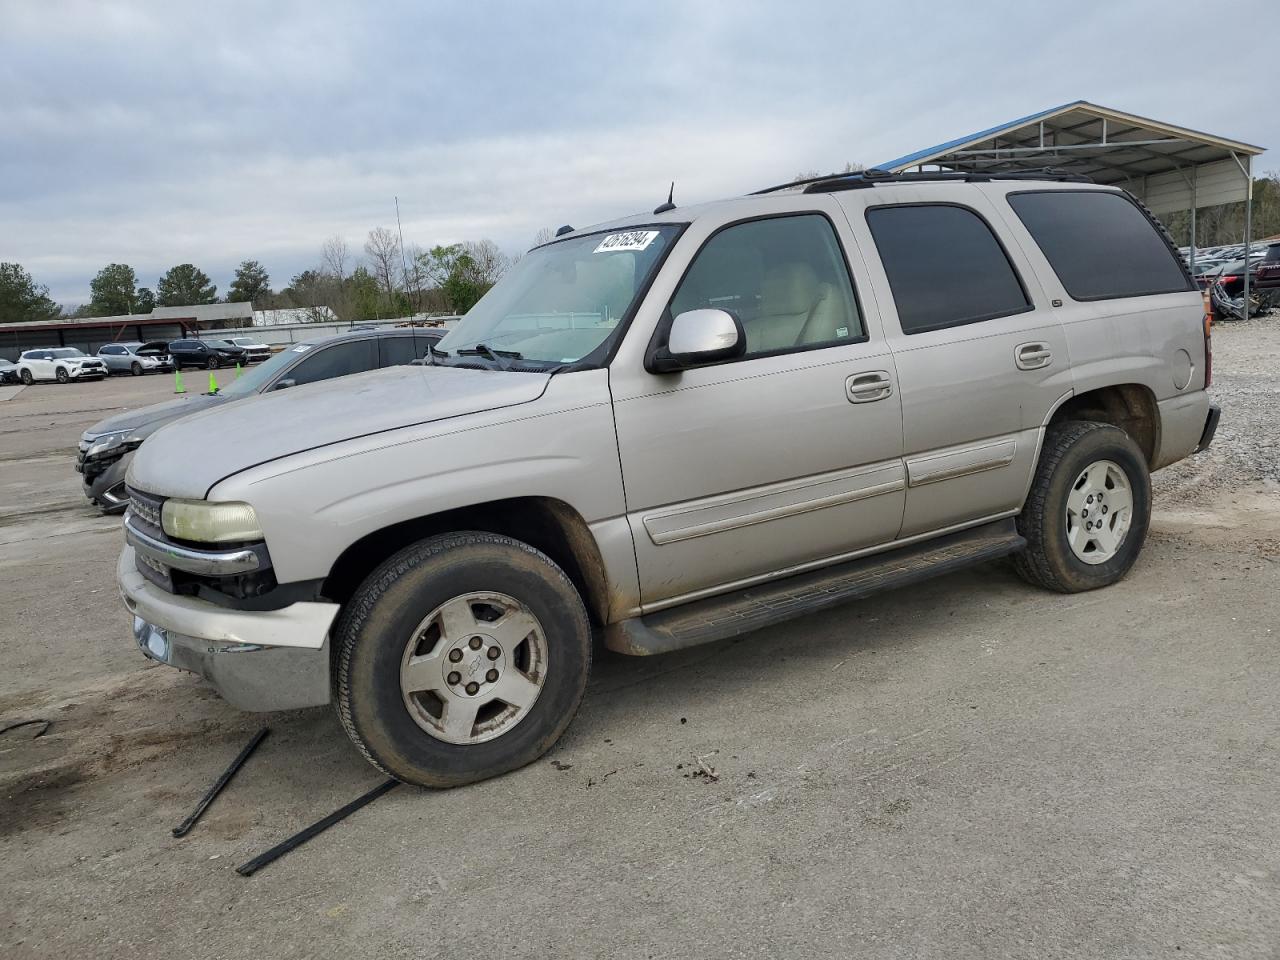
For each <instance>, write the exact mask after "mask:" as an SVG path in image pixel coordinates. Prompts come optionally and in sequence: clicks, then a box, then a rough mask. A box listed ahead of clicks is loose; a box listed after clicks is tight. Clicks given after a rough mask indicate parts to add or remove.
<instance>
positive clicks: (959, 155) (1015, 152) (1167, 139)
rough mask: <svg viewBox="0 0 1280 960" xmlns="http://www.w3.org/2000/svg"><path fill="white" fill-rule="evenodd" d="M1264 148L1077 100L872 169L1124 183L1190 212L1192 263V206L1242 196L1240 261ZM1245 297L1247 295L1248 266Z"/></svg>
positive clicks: (1164, 205) (1159, 205)
mask: <svg viewBox="0 0 1280 960" xmlns="http://www.w3.org/2000/svg"><path fill="white" fill-rule="evenodd" d="M1264 149H1265V148H1263V147H1258V146H1254V145H1253V144H1249V143H1242V142H1241V141H1239V140H1229V139H1226V138H1224V137H1218V136H1214V135H1212V134H1208V133H1200V132H1199V131H1196V130H1189V129H1187V128H1186V127H1179V126H1176V125H1174V124H1170V123H1164V122H1163V121H1159V120H1149V119H1147V118H1146V117H1139V116H1136V115H1135V114H1132V113H1124V112H1123V111H1120V110H1113V109H1111V108H1110V107H1101V106H1098V105H1097V104H1096V103H1090V102H1088V101H1087V100H1076V101H1074V102H1072V103H1065V104H1063V105H1062V106H1060V107H1053V108H1051V109H1049V110H1042V111H1040V112H1039V113H1033V114H1031V115H1030V116H1026V117H1022V118H1020V119H1018V120H1011V121H1009V122H1008V123H1002V124H1001V125H1000V126H998V127H991V128H990V129H987V130H980V131H978V132H977V133H974V134H970V135H969V136H967V137H960V138H958V139H956V140H950V141H948V142H947V143H940V144H938V145H937V146H934V147H928V148H926V149H924V150H918V151H916V152H915V153H909V154H907V155H906V156H904V157H898V158H896V159H894V160H889V161H887V162H885V163H881V164H877V165H876V166H877V168H878V169H881V170H886V171H888V172H890V173H901V172H903V171H906V170H924V169H925V168H936V169H940V170H954V171H958V172H973V173H980V172H982V171H987V170H1011V169H1013V170H1016V169H1027V170H1032V169H1040V168H1044V167H1053V168H1056V169H1060V170H1064V171H1068V172H1071V173H1080V174H1084V175H1085V176H1088V177H1090V178H1091V179H1093V180H1094V182H1096V183H1104V184H1114V185H1116V186H1121V187H1124V188H1125V189H1126V190H1128V191H1129V192H1130V193H1132V194H1133V195H1134V196H1136V197H1138V199H1140V200H1141V201H1142V202H1143V203H1145V204H1146V205H1147V207H1148V208H1149V209H1150V210H1151V211H1152V213H1155V214H1161V213H1171V212H1173V211H1177V210H1189V211H1190V214H1191V267H1192V270H1193V271H1194V269H1195V259H1196V246H1195V244H1196V210H1197V208H1199V207H1211V206H1216V205H1217V204H1222V203H1234V202H1237V201H1245V227H1244V235H1245V259H1246V261H1247V260H1248V257H1249V245H1250V242H1251V240H1252V236H1251V234H1252V226H1253V224H1252V207H1253V170H1252V167H1253V164H1252V161H1253V158H1254V157H1255V156H1257V155H1258V154H1260V153H1262V152H1263V150H1264ZM1244 295H1245V298H1246V300H1247V298H1248V296H1249V271H1248V270H1246V271H1245V288H1244Z"/></svg>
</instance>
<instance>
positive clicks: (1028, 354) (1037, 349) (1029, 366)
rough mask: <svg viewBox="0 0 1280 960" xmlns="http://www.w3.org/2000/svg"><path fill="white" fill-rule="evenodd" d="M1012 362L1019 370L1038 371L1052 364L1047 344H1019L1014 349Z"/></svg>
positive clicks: (1051, 356)
mask: <svg viewBox="0 0 1280 960" xmlns="http://www.w3.org/2000/svg"><path fill="white" fill-rule="evenodd" d="M1013 362H1014V363H1015V364H1017V366H1018V369H1019V370H1039V369H1040V368H1041V367H1047V366H1048V365H1049V364H1051V363H1053V351H1052V350H1050V349H1049V345H1048V344H1047V343H1020V344H1018V346H1017V347H1015V348H1014V358H1013Z"/></svg>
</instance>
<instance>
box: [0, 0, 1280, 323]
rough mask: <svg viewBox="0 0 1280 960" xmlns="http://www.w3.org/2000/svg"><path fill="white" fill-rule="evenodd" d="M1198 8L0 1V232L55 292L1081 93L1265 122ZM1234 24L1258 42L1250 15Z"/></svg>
mask: <svg viewBox="0 0 1280 960" xmlns="http://www.w3.org/2000/svg"><path fill="white" fill-rule="evenodd" d="M1268 7H1269V3H1268V0H1243V2H1242V4H1241V9H1238V10H1236V11H1235V13H1233V16H1237V15H1238V16H1239V17H1240V18H1241V19H1242V21H1243V20H1247V19H1248V18H1249V17H1250V16H1251V15H1254V14H1256V15H1259V16H1260V15H1262V14H1263V13H1264V12H1266V9H1267V8H1268ZM1202 12H1203V9H1202V6H1201V4H1199V3H1192V2H1191V0H1177V2H1159V0H1150V2H1129V3H1122V2H1105V0H1089V2H1081V3H1078V4H1077V5H1075V6H1074V7H1073V8H1072V9H1071V11H1070V13H1069V15H1067V14H1065V13H1064V12H1063V11H1062V10H1060V9H1059V10H1051V9H1049V8H1046V7H1043V6H1041V5H1038V4H1018V5H1010V4H1004V3H990V4H988V5H986V7H985V8H983V7H978V8H975V6H974V5H972V4H967V5H960V4H955V3H938V4H915V5H912V6H910V7H902V6H890V5H876V6H872V7H865V6H864V5H859V4H847V3H843V2H837V0H824V2H819V0H813V2H799V0H793V2H791V3H786V4H781V3H779V4H767V3H763V2H750V0H744V2H739V3H724V2H715V3H710V2H708V3H699V4H681V3H675V2H668V3H651V4H645V5H643V6H635V5H606V6H601V5H599V4H594V3H586V2H574V3H560V4H555V5H545V4H544V5H538V6H536V7H535V6H524V5H519V6H515V5H512V6H508V7H494V6H491V5H487V4H469V3H434V4H429V5H428V4H419V3H414V2H410V0H403V2H398V3H389V4H382V5H371V4H370V5H366V4H349V3H336V2H329V3H322V2H315V3H302V2H289V3H284V4H271V5H261V4H255V3H249V2H244V0H237V2H230V3H200V4H194V3H177V2H163V3H162V2H98V0H94V2H69V0H43V2H40V3H34V2H28V0H0V24H3V32H0V89H3V90H5V91H6V96H5V97H4V98H0V130H4V131H5V132H6V133H5V136H6V142H5V143H4V144H3V145H0V146H2V147H3V149H0V259H2V260H17V261H19V262H21V263H23V264H24V265H25V266H27V268H28V269H30V270H31V271H32V272H33V273H34V274H35V276H36V277H37V279H39V280H40V281H41V282H44V283H48V284H49V285H50V287H51V288H52V292H53V294H54V296H55V298H57V299H59V300H62V301H70V302H79V301H83V300H84V299H86V298H87V295H88V282H89V279H90V278H91V277H92V275H93V274H94V273H95V272H96V271H97V269H99V268H100V267H101V266H102V265H104V264H106V263H108V262H111V261H123V262H127V263H130V264H132V265H133V266H134V267H135V268H136V269H137V270H138V273H139V276H140V279H141V280H142V282H143V283H145V284H148V285H150V284H154V282H155V280H156V278H157V277H158V276H159V274H160V273H161V272H162V271H163V270H165V269H167V268H168V267H169V266H171V265H173V264H175V263H179V262H183V261H188V260H189V261H191V262H194V263H196V264H198V265H200V266H201V267H203V268H204V269H205V270H206V271H207V272H209V273H210V274H211V276H213V278H214V279H215V281H216V282H217V283H218V285H219V288H220V289H221V290H225V289H226V286H227V284H228V283H229V281H230V274H231V270H232V269H233V268H234V266H235V264H236V263H237V262H238V261H239V260H241V259H245V258H254V259H258V260H261V261H263V263H264V264H266V266H267V267H268V269H269V270H270V272H271V274H272V278H273V281H274V282H275V284H276V285H277V286H280V285H283V284H284V283H286V282H287V281H288V278H289V276H290V275H291V274H293V273H295V272H297V271H298V270H300V269H303V268H304V267H306V266H309V265H311V264H313V263H314V262H315V261H316V260H317V259H318V253H319V246H320V243H321V242H322V241H323V239H324V238H325V237H327V236H329V235H331V234H334V233H337V234H341V235H343V236H345V237H346V238H347V239H348V241H349V242H350V244H351V246H352V248H353V249H359V248H360V246H361V244H362V243H363V238H364V234H365V233H366V232H367V230H368V229H369V228H371V227H373V226H377V225H388V226H390V225H392V224H393V221H394V207H393V199H392V198H393V197H394V196H397V195H398V196H399V198H400V205H401V213H402V216H403V218H404V229H405V238H406V240H407V241H409V242H416V243H419V244H421V245H423V246H429V245H432V244H435V243H440V242H449V241H452V240H458V239H471V238H477V237H481V236H488V237H491V238H492V239H494V240H496V241H497V242H499V243H500V244H501V245H503V246H505V247H506V248H508V249H512V250H514V249H518V248H522V247H524V246H525V245H527V244H528V243H529V242H530V241H531V239H532V237H533V235H534V233H535V232H536V231H537V230H538V228H540V227H543V226H551V227H555V226H558V225H560V224H562V223H566V222H568V223H573V224H576V225H581V224H584V223H588V222H592V221H598V220H602V219H606V218H610V217H613V216H618V215H623V214H626V213H630V212H634V211H636V210H643V209H648V208H651V207H652V206H653V205H655V204H656V203H658V202H659V201H660V200H661V199H663V198H664V197H665V190H666V185H667V183H668V181H670V180H672V179H674V180H675V181H676V182H677V185H676V200H677V202H678V203H683V204H688V203H692V202H696V201H699V200H706V199H711V198H713V197H717V196H723V195H727V194H733V193H737V192H741V191H745V190H748V189H752V188H755V187H759V186H763V185H765V184H767V183H770V182H775V181H778V180H784V179H787V178H789V177H790V176H792V175H794V174H795V173H797V172H799V171H801V170H809V169H836V168H839V167H840V166H842V165H843V164H844V163H845V162H846V161H857V162H862V163H874V162H877V161H881V160H885V159H887V158H889V157H892V156H896V155H898V154H900V153H905V152H907V151H909V150H912V149H915V148H918V147H921V146H925V145H928V144H930V143H935V142H939V141H942V140H945V139H949V138H951V137H953V136H957V135H960V134H963V133H966V132H968V131H970V130H975V129H979V128H982V127H986V126H989V125H991V124H994V123H997V122H1000V121H1001V120H1004V119H1007V118H1009V117H1014V116H1019V115H1022V114H1024V113H1029V112H1032V111H1034V110H1038V109H1042V108H1044V107H1047V106H1051V105H1054V104H1057V103H1061V102H1065V101H1068V100H1072V99H1076V98H1077V97H1086V98H1089V99H1095V100H1097V101H1098V102H1101V103H1105V104H1108V105H1112V106H1116V107H1118V108H1120V109H1127V110H1130V111H1133V112H1136V113H1141V114H1146V115H1149V116H1158V117H1161V118H1165V119H1169V120H1171V121H1174V122H1180V123H1183V124H1185V125H1187V126H1192V127H1198V128H1201V129H1208V130H1210V131H1212V132H1219V133H1222V134H1224V135H1227V136H1234V137H1237V138H1240V139H1245V140H1251V141H1254V142H1262V143H1268V142H1271V143H1274V142H1276V141H1277V139H1280V114H1277V113H1276V112H1275V111H1270V112H1268V111H1261V110H1259V109H1257V107H1256V105H1254V104H1253V103H1252V102H1251V98H1249V97H1246V96H1240V97H1227V96H1223V95H1222V94H1220V93H1211V92H1210V91H1208V90H1206V89H1204V87H1203V84H1202V77H1201V76H1200V75H1199V73H1198V72H1197V71H1196V70H1193V69H1189V68H1188V66H1187V64H1188V63H1190V61H1189V60H1188V56H1189V53H1188V51H1189V50H1190V49H1191V48H1190V47H1189V46H1187V45H1186V40H1187V37H1186V29H1187V28H1186V24H1187V23H1188V22H1191V18H1193V17H1197V16H1201V15H1202ZM1239 46H1240V49H1238V50H1236V51H1235V54H1237V55H1238V56H1233V61H1234V60H1239V61H1240V62H1246V63H1247V62H1255V63H1264V62H1267V60H1266V55H1268V51H1265V50H1264V49H1263V36H1262V34H1261V33H1260V32H1259V33H1254V34H1245V35H1243V36H1242V37H1240V38H1239ZM1265 166H1266V164H1265V162H1264V163H1263V164H1261V165H1260V168H1265Z"/></svg>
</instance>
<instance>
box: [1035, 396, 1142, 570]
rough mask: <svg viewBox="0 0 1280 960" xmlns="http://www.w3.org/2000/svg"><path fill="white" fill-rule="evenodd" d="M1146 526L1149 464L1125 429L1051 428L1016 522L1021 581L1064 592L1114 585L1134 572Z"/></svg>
mask: <svg viewBox="0 0 1280 960" xmlns="http://www.w3.org/2000/svg"><path fill="white" fill-rule="evenodd" d="M1150 520H1151V475H1150V473H1149V472H1148V471H1147V462H1146V460H1145V459H1144V457H1143V455H1142V451H1141V450H1139V449H1138V445H1137V444H1136V443H1134V442H1133V438H1132V437H1130V436H1129V435H1128V434H1127V433H1125V432H1124V431H1123V430H1121V429H1119V428H1118V427H1113V426H1111V425H1110V424H1106V423H1093V422H1088V421H1068V422H1067V423H1065V424H1062V425H1061V426H1057V427H1053V428H1051V429H1050V431H1049V433H1048V435H1047V436H1046V437H1045V441H1044V447H1043V449H1042V450H1041V451H1040V462H1039V464H1038V465H1037V467H1036V476H1035V480H1034V482H1033V483H1032V485H1031V493H1030V494H1029V495H1028V497H1027V502H1026V504H1025V506H1024V507H1023V508H1022V513H1021V514H1019V516H1018V532H1019V533H1020V534H1022V536H1023V537H1025V538H1026V540H1027V549H1026V551H1024V552H1023V553H1021V554H1019V555H1018V557H1017V558H1016V559H1015V561H1014V562H1015V566H1016V567H1017V570H1018V573H1019V574H1020V575H1021V576H1022V578H1023V579H1024V580H1026V581H1028V582H1029V583H1033V584H1036V585H1037V586H1041V587H1046V588H1048V589H1050V590H1058V591H1060V592H1062V593H1078V592H1080V591H1082V590H1094V589H1096V588H1098V587H1105V586H1108V585H1110V584H1112V583H1115V582H1116V581H1117V580H1119V579H1120V578H1121V577H1123V576H1124V575H1125V574H1126V573H1128V572H1129V569H1130V568H1131V567H1132V566H1133V564H1134V562H1135V561H1136V560H1137V559H1138V554H1139V553H1140V552H1141V551H1142V544H1143V542H1144V541H1145V540H1146V536H1147V525H1148V523H1149V522H1150Z"/></svg>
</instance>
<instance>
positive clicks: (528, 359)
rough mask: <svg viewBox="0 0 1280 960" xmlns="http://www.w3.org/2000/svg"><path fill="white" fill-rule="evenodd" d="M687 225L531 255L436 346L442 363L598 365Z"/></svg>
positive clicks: (591, 238) (564, 243) (580, 240)
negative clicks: (666, 252)
mask: <svg viewBox="0 0 1280 960" xmlns="http://www.w3.org/2000/svg"><path fill="white" fill-rule="evenodd" d="M681 226H682V225H681V224H663V225H661V226H654V227H642V228H637V229H634V230H625V231H616V232H613V233H595V234H589V235H587V236H583V237H573V238H571V239H569V240H561V241H559V242H558V243H549V244H547V245H546V246H544V247H538V248H537V249H535V250H531V251H530V252H529V253H528V254H527V255H526V256H525V257H524V258H523V259H522V260H520V262H519V263H517V264H516V265H515V266H514V267H512V268H511V269H510V270H509V271H507V273H506V275H504V276H503V278H502V279H501V280H500V281H498V284H497V286H495V287H494V288H493V289H492V290H490V291H489V292H488V293H486V294H485V295H484V296H483V297H482V298H481V299H480V302H479V303H477V304H476V305H475V306H474V307H472V308H471V311H470V312H469V313H468V314H467V315H466V316H465V317H463V318H462V320H461V321H459V323H458V325H457V326H456V327H454V328H453V329H452V330H450V331H449V332H448V333H447V334H446V335H445V337H444V339H442V340H441V341H440V342H439V344H437V346H436V356H437V357H438V358H439V357H444V358H445V359H443V360H439V359H437V362H443V363H455V362H457V361H458V360H459V359H460V358H459V354H461V355H462V357H461V359H463V360H465V361H467V362H473V361H475V360H477V359H479V360H481V361H484V362H485V363H486V365H492V366H497V367H503V368H506V369H514V370H520V369H525V370H543V369H546V368H547V367H548V366H559V365H560V364H565V363H576V362H578V361H579V360H583V359H586V360H588V362H598V361H599V359H600V358H602V357H603V356H604V354H605V353H606V352H607V350H608V347H607V344H608V343H609V342H610V340H611V339H612V337H613V335H614V334H615V332H616V331H617V330H618V327H619V324H620V323H621V321H622V319H623V318H624V317H625V316H626V314H627V311H628V310H630V309H631V307H632V305H633V304H634V303H635V301H636V298H637V296H638V295H639V294H640V291H642V290H643V289H644V287H645V284H646V283H647V282H648V279H649V275H650V274H651V273H652V272H653V269H654V267H655V266H656V265H657V263H658V261H659V260H660V259H661V258H662V255H663V253H664V252H665V251H666V249H667V248H668V247H669V246H670V245H671V242H672V241H673V240H674V239H675V237H676V235H677V234H678V233H679V232H680V229H681ZM477 347H478V348H479V349H477ZM486 348H487V349H486ZM469 351H476V355H475V356H473V355H471V354H470V353H469ZM490 351H492V353H490Z"/></svg>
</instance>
